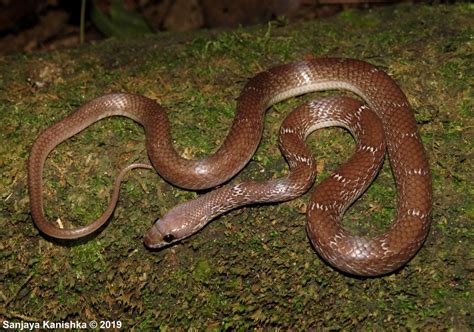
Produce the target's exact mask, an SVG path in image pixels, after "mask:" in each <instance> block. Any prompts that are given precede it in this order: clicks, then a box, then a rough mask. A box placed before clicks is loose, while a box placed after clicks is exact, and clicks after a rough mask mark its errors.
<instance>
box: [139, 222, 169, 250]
mask: <svg viewBox="0 0 474 332" xmlns="http://www.w3.org/2000/svg"><path fill="white" fill-rule="evenodd" d="M143 243H144V244H145V246H146V247H147V248H149V249H158V248H161V247H164V246H166V245H167V244H168V243H167V242H165V241H163V235H162V234H161V233H160V231H159V230H157V229H156V227H154V226H153V227H151V228H150V229H149V230H148V231H147V232H146V233H145V235H144V236H143Z"/></svg>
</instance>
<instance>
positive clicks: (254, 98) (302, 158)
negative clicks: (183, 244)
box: [27, 57, 432, 277]
mask: <svg viewBox="0 0 474 332" xmlns="http://www.w3.org/2000/svg"><path fill="white" fill-rule="evenodd" d="M334 89H342V90H348V91H349V92H352V93H354V94H355V95H357V96H358V97H360V98H361V99H362V100H363V101H365V104H360V103H359V102H358V101H355V100H354V99H353V98H348V97H342V96H341V97H338V98H335V97H334V98H325V99H322V100H320V101H315V102H312V103H309V104H305V105H303V106H302V107H301V108H300V109H299V110H298V111H295V112H294V114H296V115H291V114H293V113H291V114H290V116H289V117H288V119H289V120H285V125H284V126H282V129H281V130H280V138H279V141H280V145H281V150H282V152H287V155H286V156H285V158H286V159H287V161H288V162H289V166H290V170H289V173H288V174H287V176H286V177H284V178H282V179H272V180H269V181H267V182H263V183H261V182H257V181H247V182H244V183H240V184H232V183H231V184H226V185H224V186H222V187H220V188H218V189H215V190H213V191H210V192H208V193H207V194H205V195H202V196H200V197H198V198H197V199H195V200H191V201H188V202H185V203H182V204H180V205H178V206H176V207H175V208H173V209H171V210H170V211H168V213H166V214H165V215H164V216H163V217H162V218H161V219H158V220H156V222H155V223H154V224H153V226H152V227H151V228H150V229H149V230H148V231H147V233H146V234H145V236H144V243H145V245H146V246H147V247H149V248H151V249H153V248H162V247H165V246H167V245H171V244H173V243H176V242H178V241H180V240H182V239H184V238H186V237H188V236H190V235H192V234H194V233H196V232H197V231H199V230H200V229H201V228H202V227H204V225H206V224H207V223H208V222H209V221H211V220H212V219H214V218H216V217H217V216H218V215H220V214H222V213H224V212H225V211H228V210H229V209H234V208H236V207H239V206H242V205H247V204H252V203H255V202H277V201H285V200H289V199H292V198H295V197H297V196H298V195H301V194H303V193H304V192H306V191H307V190H309V188H310V187H311V186H312V183H313V181H314V177H315V165H314V159H313V157H312V156H311V152H310V151H309V149H308V148H307V147H305V146H304V144H302V143H303V142H304V140H305V139H306V137H307V136H308V135H309V134H310V133H311V132H312V131H314V130H316V129H319V128H322V127H326V126H328V125H337V126H342V127H344V128H346V129H348V130H349V132H350V133H351V134H352V135H353V136H354V138H355V139H356V142H357V149H356V152H355V153H354V155H353V156H352V157H351V158H350V159H349V161H348V162H347V163H344V164H343V165H342V166H340V167H339V168H338V169H337V170H336V171H335V172H334V173H333V174H332V175H331V176H329V177H328V178H327V179H325V180H324V181H323V182H322V183H321V184H319V185H317V186H316V188H315V189H314V190H313V192H312V194H311V198H310V202H309V203H308V207H307V212H306V214H307V226H306V231H307V234H308V237H309V239H310V242H311V244H312V245H313V247H314V249H315V250H316V252H317V253H318V254H319V255H320V256H321V257H322V258H323V259H324V260H325V261H326V262H327V263H329V264H330V265H331V266H333V267H334V268H336V269H337V270H339V271H342V272H344V273H348V274H352V275H357V276H367V277H371V276H379V275H384V274H388V273H391V272H393V271H396V270H398V269H400V268H401V267H403V266H404V265H405V264H406V263H407V262H408V261H410V260H411V259H412V258H413V257H414V256H415V255H416V253H417V252H418V250H419V249H420V248H421V247H422V245H423V243H424V242H425V240H426V238H427V235H428V233H429V228H430V225H431V210H432V185H431V173H430V169H429V163H428V158H427V155H426V152H425V149H424V147H423V144H422V141H421V137H420V134H419V132H418V127H417V123H416V119H415V116H414V112H413V110H412V108H411V106H410V104H409V102H408V100H407V98H406V96H405V94H404V93H403V92H402V90H401V89H400V87H399V86H398V85H397V83H396V82H395V81H394V80H393V79H392V78H391V77H390V76H389V75H388V74H386V73H385V72H384V71H383V70H382V69H380V68H378V67H376V66H374V65H372V64H369V63H367V62H365V61H361V60H356V59H349V58H330V57H327V58H326V57H324V58H312V59H307V60H303V61H298V62H293V63H287V64H283V65H279V66H276V67H273V68H270V69H268V70H266V71H263V72H261V73H259V74H257V75H256V76H254V77H253V78H251V79H249V80H248V82H247V83H246V84H245V86H244V88H243V89H242V92H241V94H240V95H239V97H238V99H237V107H236V112H235V117H234V120H233V123H232V125H231V128H230V129H229V132H228V134H227V136H226V138H225V139H224V142H223V143H222V145H221V146H220V147H219V148H218V149H217V151H216V152H215V153H214V154H212V155H210V156H208V157H207V158H204V159H197V160H190V159H186V158H184V157H182V156H181V155H180V154H179V153H177V152H176V150H175V148H174V146H173V140H172V135H171V128H170V123H169V120H168V118H167V116H166V110H165V109H164V108H163V107H162V106H160V105H159V104H158V103H157V102H155V101H154V100H151V99H149V98H146V97H143V96H139V95H135V94H130V93H110V94H106V95H103V96H100V97H97V98H95V99H92V100H91V101H89V102H87V103H85V104H84V105H82V106H81V107H79V108H78V109H77V110H76V111H75V112H73V113H71V114H69V115H68V116H66V117H65V118H63V119H62V120H60V121H59V122H57V123H55V124H53V125H51V126H50V127H48V128H46V129H45V130H44V131H43V132H42V133H41V134H40V135H39V136H38V138H37V139H36V140H35V141H34V143H33V145H32V148H31V153H30V156H29V159H28V165H27V171H28V192H29V199H30V210H31V215H32V218H33V221H34V223H35V225H36V227H37V228H38V229H39V230H40V231H41V232H42V233H44V234H45V235H46V236H49V237H52V238H58V239H77V238H80V237H84V236H87V235H89V234H92V233H94V232H96V231H97V230H98V229H99V228H101V227H102V226H103V225H104V224H105V223H106V221H107V220H108V219H109V218H110V216H111V215H112V213H113V210H114V208H115V205H116V203H117V200H118V197H119V190H120V188H119V187H120V182H121V181H122V179H123V176H124V175H125V173H127V172H128V171H129V170H130V169H133V168H138V167H142V168H154V169H155V170H156V171H157V172H158V173H159V175H160V176H162V177H163V178H164V179H165V180H166V181H168V182H169V183H171V184H173V185H175V186H177V187H180V188H184V189H190V190H201V189H209V188H213V187H216V186H218V185H221V184H225V183H227V182H229V181H230V180H231V179H232V178H233V177H234V176H235V175H236V174H237V173H238V172H239V171H240V170H241V169H242V168H244V167H245V165H246V164H247V163H248V162H249V161H250V160H251V158H252V156H253V155H254V153H255V151H256V149H257V147H258V145H259V143H260V140H261V137H262V134H263V126H264V117H265V113H266V110H267V109H268V108H270V107H271V106H272V105H274V104H276V103H278V102H280V101H282V100H285V99H287V98H290V97H295V96H298V95H302V94H306V93H310V92H315V91H322V90H334ZM338 109H341V110H342V111H341V112H342V114H341V113H340V112H339V111H338ZM318 110H319V111H318ZM372 113H374V114H375V116H372V115H367V114H372ZM314 114H318V116H314ZM329 115H331V116H329ZM109 116H125V117H129V118H131V119H133V120H134V121H136V122H138V123H139V124H141V125H142V126H143V127H144V130H145V144H146V149H147V153H148V157H149V159H150V161H151V165H148V164H142V163H135V164H131V165H129V166H127V167H126V168H124V169H123V170H121V172H120V174H119V175H118V177H117V179H116V181H115V184H114V188H113V192H112V195H111V200H110V201H109V204H108V206H107V208H106V210H105V211H104V213H103V214H102V215H101V216H100V217H99V218H98V219H97V220H95V221H94V222H92V223H90V224H88V225H87V226H82V227H77V228H61V227H57V226H56V225H55V224H53V223H51V222H50V221H48V219H47V218H46V216H45V213H44V209H43V195H42V185H43V183H42V182H43V168H44V163H45V160H46V158H47V156H48V155H49V153H50V152H51V151H52V150H53V149H54V148H55V147H56V146H57V145H59V144H60V143H62V142H63V141H65V140H67V139H68V138H70V137H72V136H74V135H76V134H77V133H79V132H81V131H82V130H84V129H85V128H87V127H88V126H90V125H91V124H93V123H95V122H97V121H99V120H101V119H103V118H105V117H109ZM328 116H329V117H328ZM361 117H367V118H368V120H367V119H366V120H364V121H362V120H361V119H359V118H361ZM354 118H355V119H356V120H357V119H358V121H356V123H355V124H352V123H351V122H350V121H349V120H350V119H354ZM292 119H298V121H296V120H295V121H293V120H292ZM361 121H362V123H364V122H365V125H364V126H362V125H360V122H361ZM288 123H289V124H290V125H289V126H288ZM292 126H294V127H292ZM296 128H299V129H296ZM364 131H371V132H372V133H375V132H380V133H381V135H379V134H380V133H379V134H378V138H377V139H376V140H374V141H372V140H369V142H366V141H365V139H364V135H363V132H364ZM370 135H375V134H370ZM370 135H369V136H370ZM376 136H377V135H376ZM379 136H380V137H379ZM286 140H289V141H290V143H289V144H290V146H288V145H285V144H287V143H286ZM291 141H293V143H295V144H293V143H291ZM294 145H296V146H297V147H296V150H291V149H293V147H294ZM288 148H290V151H288ZM385 153H387V154H388V159H389V161H390V166H391V169H392V173H393V175H394V179H395V187H396V190H397V203H396V215H395V217H394V220H393V222H392V223H391V226H390V227H389V229H388V230H387V231H386V232H385V233H384V234H381V235H378V236H375V237H371V238H369V237H363V236H357V235H352V234H351V233H350V232H348V231H347V230H346V229H345V228H344V227H343V226H342V223H341V220H342V216H343V214H344V212H345V211H346V210H347V208H348V207H349V206H350V205H351V204H352V203H353V202H354V201H355V200H356V199H357V198H358V197H359V196H360V195H361V193H362V192H364V190H365V189H366V188H367V186H368V185H369V184H370V182H371V181H372V180H373V178H374V177H375V176H376V174H377V171H378V170H379V168H380V163H381V162H379V159H380V158H383V155H384V154H385Z"/></svg>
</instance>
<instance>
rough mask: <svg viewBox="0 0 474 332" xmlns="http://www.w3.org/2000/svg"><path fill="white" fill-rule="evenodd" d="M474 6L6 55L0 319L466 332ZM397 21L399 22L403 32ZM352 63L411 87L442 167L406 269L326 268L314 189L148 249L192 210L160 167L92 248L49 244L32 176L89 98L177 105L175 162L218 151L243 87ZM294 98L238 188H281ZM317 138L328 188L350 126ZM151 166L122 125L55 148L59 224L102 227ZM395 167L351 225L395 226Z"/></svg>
mask: <svg viewBox="0 0 474 332" xmlns="http://www.w3.org/2000/svg"><path fill="white" fill-rule="evenodd" d="M472 17H473V7H472V5H469V4H463V5H453V6H410V7H406V6H400V7H388V8H384V9H380V10H372V11H366V12H358V11H351V12H347V13H344V14H342V15H340V16H338V17H335V18H332V19H329V20H320V21H314V22H306V23H298V24H293V25H285V24H284V22H274V23H271V24H268V25H265V26H261V27H254V28H245V29H243V28H242V29H237V30H234V31H228V32H221V33H219V32H215V31H208V32H205V31H202V32H195V33H184V34H177V35H176V34H168V33H166V34H162V35H156V36H146V37H141V38H133V39H130V40H123V39H121V40H116V39H110V40H108V41H105V42H102V43H100V44H95V45H82V46H80V47H79V48H77V49H74V50H66V51H56V52H51V53H43V54H35V55H16V56H9V57H5V58H1V59H0V117H1V119H2V121H1V131H0V141H1V142H2V144H1V145H0V172H1V174H2V176H1V178H0V195H1V197H0V198H1V199H0V207H1V214H0V239H1V241H0V257H1V258H2V264H1V267H2V268H1V271H2V274H1V279H0V317H1V319H2V320H8V321H20V320H22V321H41V320H49V321H61V320H66V321H69V320H74V321H75V320H79V321H90V320H97V321H100V320H120V321H121V322H122V324H123V326H125V327H127V328H136V329H137V330H142V329H156V328H160V330H163V331H167V330H175V329H176V328H179V329H180V330H186V329H188V328H189V327H192V328H195V329H197V330H224V329H231V330H236V329H239V330H247V329H251V328H259V327H274V328H277V327H280V328H285V329H286V328H289V327H294V328H296V329H297V330H308V329H315V330H320V329H322V328H325V329H343V330H364V331H365V330H367V331H370V330H382V329H383V330H399V329H402V330H405V329H406V330H456V331H457V330H461V331H462V330H472V329H473V327H474V322H473V319H472V312H474V310H473V305H472V270H473V268H474V266H473V256H472V253H473V250H472V243H473V236H472V235H473V234H472V228H473V227H472V220H473V218H474V207H473V202H474V199H473V196H474V195H473V194H474V192H473V189H472V183H473V182H474V181H473V180H474V179H473V176H472V174H473V167H472V160H473V158H472V151H473V145H474V139H473V134H474V132H473V123H472V120H473V113H472V112H473V91H472V86H473V84H472V77H474V70H473V63H474V59H473V54H474V52H473V44H472V36H473V21H472ZM401 22H402V23H401ZM327 55H329V56H346V57H353V58H359V59H363V60H366V61H369V62H371V63H373V64H375V65H378V66H380V67H382V68H384V69H385V70H386V71H387V72H388V73H390V75H392V76H393V77H394V78H395V79H396V80H397V82H399V84H400V85H401V87H402V89H403V90H404V91H405V92H406V94H407V96H408V98H409V100H410V102H411V103H412V105H413V108H414V110H415V112H416V117H417V120H418V122H419V128H420V131H421V135H422V138H423V141H424V143H425V147H426V149H427V151H428V155H429V157H430V162H431V169H432V174H433V186H434V193H433V194H434V206H433V226H432V229H431V233H430V235H429V237H428V240H427V241H426V243H425V245H424V247H423V248H422V249H421V251H420V252H419V253H418V255H417V256H416V257H415V258H414V259H413V260H412V261H411V262H410V263H409V264H408V265H407V266H406V267H405V268H403V269H402V270H400V271H398V272H397V273H394V274H391V275H389V276H386V277H383V278H369V279H364V278H353V277H350V276H346V275H343V274H341V273H339V272H337V271H335V270H333V269H332V268H330V267H329V266H327V265H326V264H325V263H324V262H323V261H322V260H321V259H320V258H319V257H318V256H317V255H316V254H315V252H314V250H313V249H312V248H311V245H310V243H309V241H308V239H307V237H306V233H305V222H306V221H305V215H304V213H303V211H304V207H305V204H306V202H307V200H308V194H307V195H304V196H303V197H301V198H299V199H297V200H294V201H291V202H288V203H284V204H279V205H263V206H260V205H259V206H253V207H249V208H244V209H240V210H236V211H232V212H230V213H228V214H226V215H225V216H223V217H221V218H219V219H217V220H215V221H214V222H212V223H211V224H210V225H209V226H207V227H206V228H205V229H203V230H202V231H201V232H199V233H198V234H197V235H195V236H193V237H191V238H189V239H187V240H185V241H184V242H183V243H182V244H179V245H176V246H174V247H171V248H167V249H165V250H162V251H158V252H150V251H148V250H146V249H145V248H144V246H143V245H142V236H143V234H144V233H145V231H146V230H147V229H148V228H149V226H150V225H151V224H152V222H153V221H154V220H155V219H156V218H158V217H159V216H161V215H163V214H164V213H165V212H166V211H167V210H169V209H170V208H172V207H173V206H175V205H176V204H178V203H180V202H182V201H185V200H188V199H191V198H192V197H196V194H195V193H189V192H185V191H182V190H179V189H176V188H174V187H172V186H171V185H169V184H168V183H166V182H164V181H163V180H162V179H161V178H160V177H159V176H157V175H156V174H155V173H153V172H151V171H146V170H139V171H133V172H132V174H130V175H128V176H127V179H126V181H125V183H124V184H123V186H122V191H121V196H120V202H119V205H118V207H117V209H116V211H115V213H114V216H113V218H112V219H111V221H110V223H109V224H108V225H107V227H105V228H104V229H103V230H102V231H101V232H100V233H99V234H97V236H95V237H92V238H90V239H87V240H81V241H77V242H72V243H67V242H66V243H64V242H60V241H51V240H48V239H45V238H44V237H43V236H41V235H40V234H39V233H38V231H37V229H35V228H34V226H33V222H32V220H31V216H30V215H29V206H28V196H27V187H26V170H25V163H26V160H27V158H28V154H29V149H30V147H31V144H32V142H33V141H34V140H35V138H36V137H37V136H38V134H39V133H40V131H41V130H43V129H44V128H46V127H47V126H48V125H50V124H52V123H54V122H56V121H58V120H59V119H62V118H63V117H64V116H65V115H67V114H69V113H71V112H73V110H74V109H76V108H77V107H78V106H80V105H82V104H83V103H84V102H86V101H87V100H89V99H92V98H93V97H96V96H98V95H101V94H104V93H107V92H111V91H128V92H134V93H138V94H142V95H146V96H148V97H150V98H153V99H156V100H158V101H159V102H160V103H162V104H163V105H164V106H166V107H167V108H168V109H169V116H170V120H171V122H172V128H173V137H174V139H175V141H176V144H177V148H178V150H179V151H180V152H181V153H183V154H184V155H186V156H188V157H200V156H204V155H207V154H210V153H212V152H213V151H214V150H215V149H216V148H217V147H218V146H219V144H220V143H221V142H222V141H223V139H224V137H225V136H226V133H227V130H228V128H229V126H230V124H231V122H232V117H233V113H234V108H235V99H236V97H237V96H238V95H239V93H240V91H241V89H242V87H243V85H244V84H245V82H246V80H247V79H248V78H250V77H252V76H253V75H255V74H256V73H257V72H259V71H261V70H264V69H266V68H269V67H272V66H275V65H278V64H282V63H285V62H289V61H294V60H298V59H302V58H305V57H308V56H327ZM309 97H314V95H312V96H304V97H302V98H298V99H294V100H289V101H285V102H283V103H280V104H278V105H276V107H274V109H272V110H270V111H269V112H268V114H267V117H266V123H265V133H264V138H263V141H262V143H261V145H260V147H259V149H258V151H257V154H256V155H255V156H254V158H253V159H252V161H251V162H250V164H249V165H248V166H247V167H246V168H245V169H244V171H243V172H241V173H240V174H239V176H238V177H237V178H236V179H234V181H236V182H237V181H242V180H244V179H264V178H270V177H276V176H281V175H282V174H284V173H285V172H286V169H287V168H286V164H285V162H284V160H283V159H282V157H281V156H280V153H279V149H278V146H277V145H276V141H277V133H278V128H279V126H280V123H281V121H282V120H283V118H284V117H285V115H286V114H288V112H289V111H290V110H291V109H292V108H294V107H295V106H296V105H298V104H299V103H301V101H302V100H306V99H308V98H309ZM309 143H310V145H311V148H312V150H313V151H314V153H315V155H316V158H317V160H318V167H319V168H321V173H320V175H319V176H318V181H320V180H321V178H323V177H325V176H327V175H328V174H330V172H331V171H332V170H334V169H335V168H336V167H337V165H338V164H340V163H341V162H343V161H344V160H345V159H346V158H347V157H348V156H349V155H350V153H351V149H352V147H353V143H352V141H351V138H350V136H349V135H348V134H347V133H345V132H344V131H342V130H340V129H330V130H325V131H321V132H318V133H316V134H313V135H312V136H311V137H310V139H309ZM136 161H141V162H146V161H147V157H146V150H145V147H144V136H143V130H142V128H141V127H140V126H138V125H137V124H135V123H134V122H133V121H131V120H128V119H123V118H111V119H106V120H103V121H101V122H99V123H96V124H94V125H93V126H91V127H90V128H88V129H87V130H85V131H84V132H83V133H81V134H79V135H77V136H76V137H74V138H72V139H71V140H69V141H67V142H66V143H64V144H62V145H61V146H59V147H58V148H57V149H56V150H55V151H54V152H53V153H52V154H51V155H50V157H49V158H48V160H47V162H46V168H45V173H44V177H45V188H44V197H45V200H46V213H47V215H48V217H49V219H50V220H52V221H54V220H56V219H57V218H59V217H60V218H61V220H62V222H63V223H64V224H72V225H76V226H77V225H83V224H87V223H90V222H92V221H93V220H94V219H95V218H96V217H98V216H99V215H100V214H101V212H102V211H103V210H104V209H105V206H106V204H107V200H108V198H109V196H110V189H111V185H112V182H113V180H114V178H115V176H116V175H117V174H118V172H119V170H120V169H121V168H122V167H124V166H125V165H127V164H129V163H131V162H136ZM395 197H396V193H395V190H394V186H393V179H392V175H391V172H390V167H389V166H388V165H387V164H386V165H385V166H384V168H383V170H382V172H381V174H380V175H379V177H378V179H377V181H376V183H375V185H373V186H372V187H371V188H370V189H369V190H368V192H367V194H366V195H365V196H364V198H363V199H361V200H360V201H359V202H357V203H356V204H354V206H353V208H352V210H351V211H350V212H349V213H348V215H347V216H346V219H345V224H346V226H347V227H348V228H351V229H353V230H354V231H356V232H360V233H361V234H376V233H379V232H381V231H383V229H385V228H386V227H387V224H388V220H390V218H392V217H393V215H394V214H395V211H394V201H395Z"/></svg>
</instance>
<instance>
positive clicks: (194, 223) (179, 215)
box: [143, 201, 205, 249]
mask: <svg viewBox="0 0 474 332" xmlns="http://www.w3.org/2000/svg"><path fill="white" fill-rule="evenodd" d="M195 210H196V208H195V207H194V201H189V202H185V203H183V204H180V205H178V206H176V207H174V208H173V209H171V210H170V211H168V213H166V214H165V215H164V216H163V217H162V218H161V219H158V220H156V221H155V223H154V224H153V226H152V227H151V228H150V229H149V230H148V231H147V232H146V234H145V236H144V238H143V242H144V244H145V246H146V247H148V248H150V249H159V248H163V247H166V246H169V245H172V244H173V243H176V242H178V241H181V240H182V239H184V238H186V237H188V236H191V235H193V234H194V233H196V232H197V231H198V230H200V229H201V228H202V227H203V226H204V225H205V223H201V222H200V221H201V219H200V218H199V217H196V214H195V213H192V212H191V211H195Z"/></svg>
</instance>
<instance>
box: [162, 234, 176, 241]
mask: <svg viewBox="0 0 474 332" xmlns="http://www.w3.org/2000/svg"><path fill="white" fill-rule="evenodd" d="M163 240H164V241H165V242H168V243H170V242H172V241H173V240H174V235H173V234H166V235H165V236H163Z"/></svg>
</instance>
